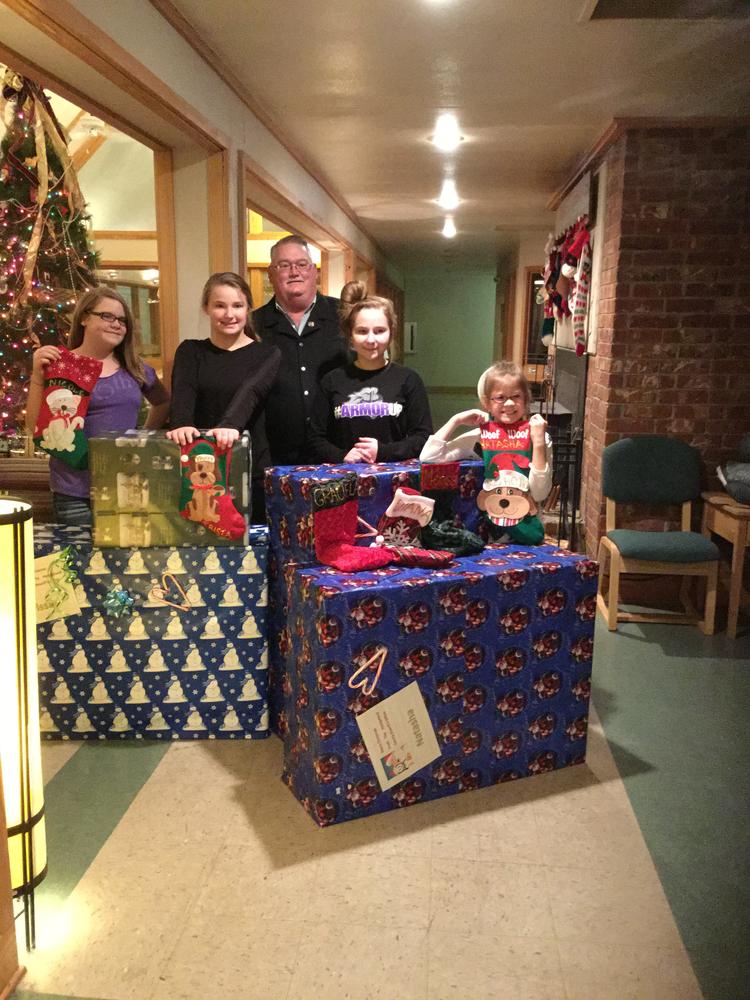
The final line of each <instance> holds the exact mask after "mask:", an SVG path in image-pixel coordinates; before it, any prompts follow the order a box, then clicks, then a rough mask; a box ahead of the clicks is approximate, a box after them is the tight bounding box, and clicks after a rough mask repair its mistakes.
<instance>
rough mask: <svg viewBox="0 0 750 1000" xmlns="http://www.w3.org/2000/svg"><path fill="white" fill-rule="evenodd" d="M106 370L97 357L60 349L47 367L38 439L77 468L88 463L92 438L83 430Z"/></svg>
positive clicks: (35, 437) (45, 449)
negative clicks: (102, 374)
mask: <svg viewBox="0 0 750 1000" xmlns="http://www.w3.org/2000/svg"><path fill="white" fill-rule="evenodd" d="M101 373H102V363H101V361H97V360H96V358H87V357H84V356H83V355H81V354H74V353H73V352H72V351H68V350H66V349H65V348H64V347H61V348H60V358H59V360H58V361H53V362H52V363H51V364H49V365H47V366H46V367H45V369H44V390H43V393H42V405H41V407H40V409H39V416H38V417H37V421H36V427H35V428H34V441H35V442H36V444H38V445H39V447H40V448H42V449H43V450H44V451H46V452H47V453H48V454H50V455H54V457H55V458H59V459H62V461H63V462H67V464H68V465H71V466H73V468H74V469H85V468H86V467H87V465H88V452H89V448H88V441H87V440H86V435H85V434H84V431H83V426H84V418H85V416H86V413H87V411H88V408H89V402H90V400H91V391H92V389H93V388H94V385H95V384H96V380H97V379H98V378H99V376H100V375H101Z"/></svg>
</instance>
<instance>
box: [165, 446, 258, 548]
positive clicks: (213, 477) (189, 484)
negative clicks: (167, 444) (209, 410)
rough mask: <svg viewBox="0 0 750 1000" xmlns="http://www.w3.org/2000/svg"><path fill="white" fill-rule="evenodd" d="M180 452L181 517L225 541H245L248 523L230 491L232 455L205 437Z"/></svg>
mask: <svg viewBox="0 0 750 1000" xmlns="http://www.w3.org/2000/svg"><path fill="white" fill-rule="evenodd" d="M180 450H181V452H182V454H181V455H180V463H181V475H182V481H181V487H180V516H181V517H184V518H185V520H186V521H195V522H196V524H202V525H203V527H204V528H208V530H209V531H213V533H214V534H215V535H220V536H221V537H222V538H233V539H238V538H242V536H243V535H244V534H245V527H246V525H245V519H244V517H243V516H242V514H240V512H239V511H238V510H237V508H236V507H235V506H234V502H233V501H232V497H231V496H230V494H229V491H228V487H227V484H228V482H229V466H230V462H231V451H219V449H218V448H217V447H216V444H215V442H214V441H212V440H209V439H208V438H205V437H200V438H197V439H196V440H195V441H193V443H192V444H187V445H185V446H184V447H183V448H181V449H180Z"/></svg>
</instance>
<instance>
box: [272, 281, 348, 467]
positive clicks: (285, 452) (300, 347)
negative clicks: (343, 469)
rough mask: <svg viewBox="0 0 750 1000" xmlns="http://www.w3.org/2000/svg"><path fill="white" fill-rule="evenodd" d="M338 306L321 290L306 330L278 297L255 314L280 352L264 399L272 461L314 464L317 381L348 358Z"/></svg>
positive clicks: (344, 362) (337, 301) (275, 463)
mask: <svg viewBox="0 0 750 1000" xmlns="http://www.w3.org/2000/svg"><path fill="white" fill-rule="evenodd" d="M338 306H339V300H338V299H334V298H332V297H330V296H328V295H320V294H319V295H318V296H317V298H316V300H315V305H314V306H313V308H312V312H311V313H310V316H309V317H308V320H307V323H306V324H305V327H304V329H303V330H302V333H297V331H296V330H295V329H294V327H293V326H292V324H291V323H290V321H289V319H288V317H287V316H286V315H285V314H284V313H283V312H282V311H281V309H279V308H277V305H276V299H275V297H274V298H272V299H271V300H270V302H267V303H266V304H265V305H264V306H261V307H260V309H256V310H255V312H254V313H253V323H254V325H255V329H256V331H257V332H258V335H259V336H260V338H261V340H264V341H266V342H270V343H272V344H274V345H275V346H276V347H278V348H279V350H280V351H281V366H280V368H279V374H278V376H277V378H276V381H275V382H274V384H273V386H272V387H271V391H270V393H269V395H268V398H267V400H266V434H267V437H268V444H269V446H270V449H271V461H272V462H273V464H274V465H309V464H312V462H313V457H312V451H311V449H310V446H309V442H308V426H309V423H310V416H311V413H312V405H313V400H314V398H315V393H316V391H317V388H318V383H319V382H320V379H321V378H322V377H323V375H325V374H326V372H329V371H331V370H332V369H334V368H338V367H339V366H340V365H344V364H346V362H347V361H348V360H349V352H348V351H347V348H346V343H345V341H344V338H343V337H342V336H341V330H340V326H339V314H338Z"/></svg>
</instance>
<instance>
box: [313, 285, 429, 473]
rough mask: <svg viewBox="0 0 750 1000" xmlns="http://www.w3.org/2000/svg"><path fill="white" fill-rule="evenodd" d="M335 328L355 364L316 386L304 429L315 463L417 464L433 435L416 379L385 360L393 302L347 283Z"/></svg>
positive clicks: (393, 316) (392, 324)
mask: <svg viewBox="0 0 750 1000" xmlns="http://www.w3.org/2000/svg"><path fill="white" fill-rule="evenodd" d="M341 323H342V328H343V331H344V334H345V335H346V337H347V340H348V342H349V346H350V347H351V349H352V351H354V354H355V358H354V361H353V362H350V363H349V364H347V365H344V366H343V367H341V368H336V369H334V370H333V371H332V372H329V373H328V374H327V375H324V376H323V378H322V379H321V382H320V386H319V388H318V393H317V396H316V399H315V403H314V405H313V414H312V420H311V423H310V441H311V443H312V448H313V458H314V459H315V460H316V461H318V462H369V463H372V462H401V461H404V460H405V459H407V458H416V457H417V456H418V455H419V452H420V451H421V450H422V446H423V445H424V443H425V441H426V440H427V438H428V437H429V435H430V434H431V433H432V420H431V418H430V405H429V403H428V401H427V393H426V392H425V387H424V385H423V383H422V380H421V378H420V377H419V375H417V373H416V372H414V371H412V370H411V368H404V367H403V365H399V364H396V363H395V362H394V361H388V360H386V352H387V350H388V347H389V345H390V342H391V336H392V331H393V330H394V329H395V326H396V314H395V312H394V309H393V303H392V302H391V300H390V299H384V298H380V297H379V296H375V295H367V289H366V288H365V286H364V284H363V283H362V282H360V281H350V282H349V283H348V284H347V285H345V286H344V288H343V289H342V292H341Z"/></svg>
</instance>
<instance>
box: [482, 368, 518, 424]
mask: <svg viewBox="0 0 750 1000" xmlns="http://www.w3.org/2000/svg"><path fill="white" fill-rule="evenodd" d="M508 377H509V378H514V379H517V380H518V384H519V385H520V387H521V392H522V393H523V397H524V402H525V405H526V412H527V413H528V411H529V407H530V406H531V388H530V386H529V383H528V379H527V378H526V376H525V375H524V373H523V368H521V366H520V365H517V364H516V363H515V362H514V361H496V362H495V364H494V365H490V367H489V368H488V369H487V370H486V371H483V372H482V374H481V375H480V376H479V381H478V382H477V396H479V402H480V403H481V404H482V408H483V409H485V410H489V408H490V407H489V403H490V395H491V393H492V385H493V383H494V382H497V380H498V379H501V378H508Z"/></svg>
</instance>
